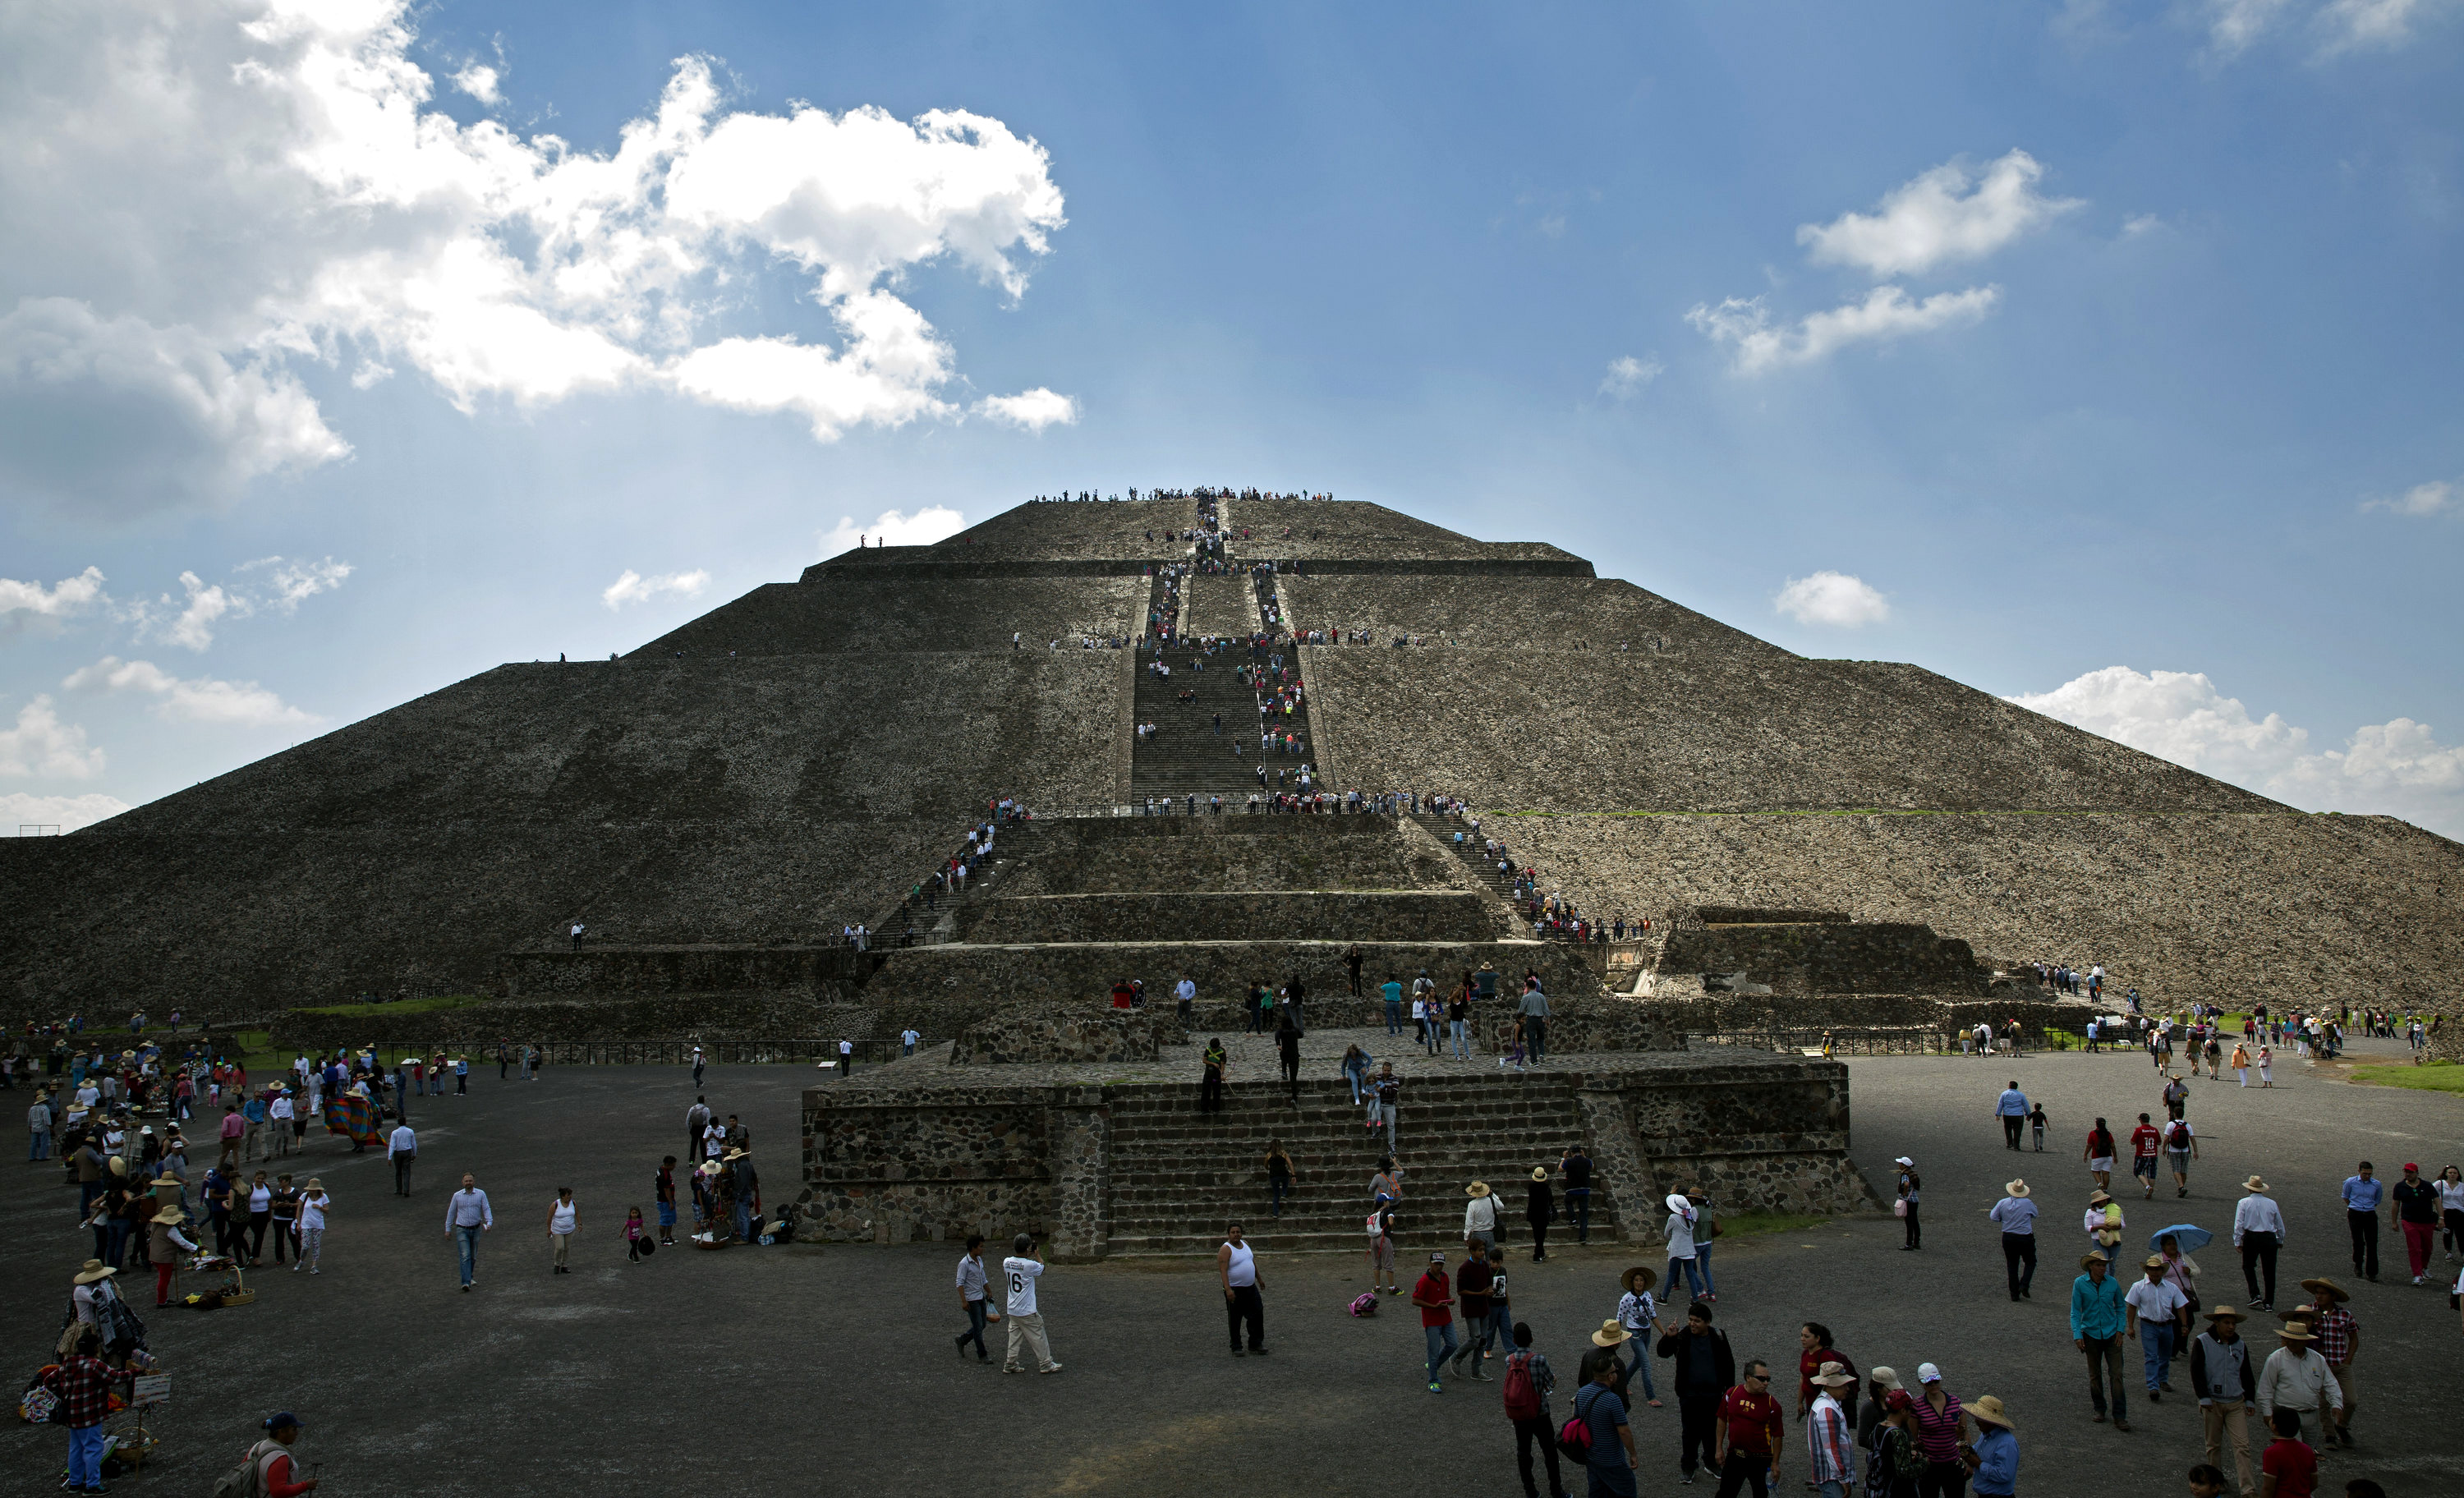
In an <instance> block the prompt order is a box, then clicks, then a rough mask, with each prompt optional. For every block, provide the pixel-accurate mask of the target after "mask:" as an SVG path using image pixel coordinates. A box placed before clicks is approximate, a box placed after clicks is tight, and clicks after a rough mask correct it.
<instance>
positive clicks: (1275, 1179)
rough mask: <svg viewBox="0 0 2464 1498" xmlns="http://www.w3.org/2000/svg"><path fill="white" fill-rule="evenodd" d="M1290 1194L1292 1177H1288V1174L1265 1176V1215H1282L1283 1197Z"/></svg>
mask: <svg viewBox="0 0 2464 1498" xmlns="http://www.w3.org/2000/svg"><path fill="white" fill-rule="evenodd" d="M1291 1194H1292V1178H1290V1177H1289V1176H1269V1177H1267V1178H1266V1198H1267V1201H1266V1215H1267V1216H1269V1217H1281V1216H1283V1215H1284V1198H1286V1197H1287V1196H1290V1195H1291Z"/></svg>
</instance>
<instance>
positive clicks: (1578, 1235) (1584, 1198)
mask: <svg viewBox="0 0 2464 1498" xmlns="http://www.w3.org/2000/svg"><path fill="white" fill-rule="evenodd" d="M1566 1215H1567V1216H1568V1217H1570V1218H1573V1221H1574V1242H1576V1243H1578V1244H1587V1243H1590V1242H1591V1241H1592V1188H1591V1187H1589V1186H1577V1187H1575V1188H1573V1190H1571V1191H1568V1192H1567V1193H1566Z"/></svg>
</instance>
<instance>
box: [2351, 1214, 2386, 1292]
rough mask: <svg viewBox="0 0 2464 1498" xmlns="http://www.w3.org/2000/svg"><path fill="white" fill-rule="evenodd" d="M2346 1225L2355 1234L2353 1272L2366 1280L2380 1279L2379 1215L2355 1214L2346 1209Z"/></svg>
mask: <svg viewBox="0 0 2464 1498" xmlns="http://www.w3.org/2000/svg"><path fill="white" fill-rule="evenodd" d="M2344 1225H2345V1226H2346V1227H2348V1228H2350V1229H2352V1233H2353V1272H2354V1273H2355V1274H2358V1275H2361V1276H2362V1277H2363V1278H2365V1279H2372V1280H2374V1279H2377V1278H2378V1277H2379V1215H2378V1214H2377V1213H2376V1212H2355V1211H2353V1210H2351V1209H2350V1208H2346V1209H2345V1212H2344Z"/></svg>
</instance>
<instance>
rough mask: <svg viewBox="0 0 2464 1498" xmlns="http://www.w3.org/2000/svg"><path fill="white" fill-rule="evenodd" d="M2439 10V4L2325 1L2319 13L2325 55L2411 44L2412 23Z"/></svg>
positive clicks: (2427, 0) (2414, 0)
mask: <svg viewBox="0 0 2464 1498" xmlns="http://www.w3.org/2000/svg"><path fill="white" fill-rule="evenodd" d="M2438 8H2439V4H2438V0H2328V4H2327V6H2326V8H2325V9H2324V10H2322V11H2320V12H2319V24H2320V25H2321V27H2323V28H2325V30H2326V33H2327V40H2326V43H2325V45H2324V46H2323V47H2322V48H2321V51H2322V52H2323V53H2324V54H2326V55H2331V56H2332V55H2335V54H2337V53H2340V52H2359V51H2362V50H2365V49H2367V48H2380V49H2384V50H2387V51H2392V50H2394V49H2395V48H2398V47H2402V46H2403V45H2405V44H2406V43H2407V42H2409V41H2411V40H2412V23H2413V21H2414V20H2415V19H2417V18H2419V17H2421V16H2425V15H2428V14H2429V13H2430V12H2431V11H2434V10H2436V9H2438Z"/></svg>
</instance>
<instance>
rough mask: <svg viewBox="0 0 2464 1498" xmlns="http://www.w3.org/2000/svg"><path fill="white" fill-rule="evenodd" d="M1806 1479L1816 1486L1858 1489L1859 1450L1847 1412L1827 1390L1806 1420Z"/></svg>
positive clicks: (1816, 1400)
mask: <svg viewBox="0 0 2464 1498" xmlns="http://www.w3.org/2000/svg"><path fill="white" fill-rule="evenodd" d="M1805 1452H1806V1459H1807V1461H1808V1462H1810V1463H1811V1464H1812V1465H1811V1468H1810V1469H1809V1470H1808V1471H1807V1473H1806V1479H1807V1481H1809V1482H1812V1483H1815V1484H1817V1485H1819V1484H1822V1483H1837V1484H1840V1485H1841V1486H1842V1487H1856V1486H1857V1447H1856V1444H1855V1443H1854V1442H1852V1441H1851V1440H1850V1439H1849V1434H1848V1416H1847V1412H1846V1411H1844V1410H1842V1409H1840V1407H1839V1401H1838V1400H1837V1399H1834V1398H1832V1395H1831V1391H1830V1390H1828V1389H1825V1390H1824V1391H1822V1393H1821V1395H1820V1396H1819V1397H1817V1398H1816V1399H1815V1401H1814V1408H1813V1409H1812V1410H1811V1411H1809V1412H1808V1413H1807V1415H1806V1417H1805Z"/></svg>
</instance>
